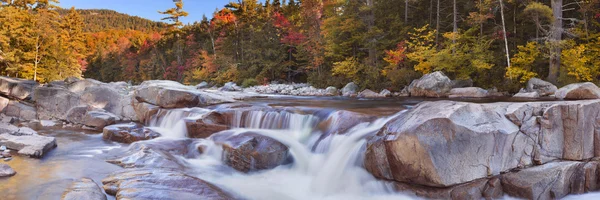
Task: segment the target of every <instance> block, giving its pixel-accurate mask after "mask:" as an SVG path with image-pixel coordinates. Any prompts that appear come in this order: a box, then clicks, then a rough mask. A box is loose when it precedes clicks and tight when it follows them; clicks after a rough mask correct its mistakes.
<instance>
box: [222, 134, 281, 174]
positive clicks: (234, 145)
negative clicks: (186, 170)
mask: <svg viewBox="0 0 600 200" xmlns="http://www.w3.org/2000/svg"><path fill="white" fill-rule="evenodd" d="M211 139H212V140H213V141H215V143H217V144H220V145H222V146H223V161H224V162H225V164H227V165H229V166H231V167H232V168H234V169H236V170H238V171H241V172H250V171H256V170H264V169H272V168H275V167H277V166H279V165H281V164H284V162H285V161H286V160H287V158H288V151H289V150H288V147H287V146H285V145H284V144H282V143H281V142H279V141H277V140H274V139H272V138H270V137H267V136H263V135H260V134H257V133H252V132H244V133H236V132H234V131H225V132H220V133H218V134H215V135H213V136H212V137H211Z"/></svg>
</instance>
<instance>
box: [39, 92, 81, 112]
mask: <svg viewBox="0 0 600 200" xmlns="http://www.w3.org/2000/svg"><path fill="white" fill-rule="evenodd" d="M34 101H35V103H36V104H35V105H36V108H37V114H38V119H40V120H52V119H59V120H65V119H66V117H67V116H66V115H67V112H68V111H69V110H70V109H71V108H73V107H77V106H79V105H81V102H80V96H79V95H78V94H75V93H73V92H71V91H69V90H67V89H65V88H56V87H37V88H36V89H35V92H34Z"/></svg>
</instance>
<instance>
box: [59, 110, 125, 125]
mask: <svg viewBox="0 0 600 200" xmlns="http://www.w3.org/2000/svg"><path fill="white" fill-rule="evenodd" d="M67 120H68V121H69V122H71V123H76V124H81V125H85V126H88V127H92V128H95V130H102V129H103V128H104V127H105V126H108V125H112V124H114V123H116V121H118V120H119V117H118V116H116V115H114V114H112V113H109V112H107V111H105V110H103V109H97V108H93V107H91V106H77V107H73V108H71V109H70V110H69V111H68V112H67Z"/></svg>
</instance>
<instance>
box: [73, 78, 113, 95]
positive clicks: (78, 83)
mask: <svg viewBox="0 0 600 200" xmlns="http://www.w3.org/2000/svg"><path fill="white" fill-rule="evenodd" d="M65 83H67V85H68V86H67V87H68V89H69V91H71V92H73V93H80V92H83V91H85V90H86V89H87V88H89V87H94V86H100V85H104V84H106V83H103V82H100V81H97V80H94V79H90V78H86V79H76V78H75V77H74V78H71V79H69V78H67V79H65Z"/></svg>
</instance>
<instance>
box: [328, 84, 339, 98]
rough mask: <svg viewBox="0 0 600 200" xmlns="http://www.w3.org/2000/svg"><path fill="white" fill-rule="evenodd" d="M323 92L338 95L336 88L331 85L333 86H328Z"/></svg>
mask: <svg viewBox="0 0 600 200" xmlns="http://www.w3.org/2000/svg"><path fill="white" fill-rule="evenodd" d="M325 93H326V94H327V95H329V96H337V95H339V93H338V89H337V88H335V87H333V86H329V87H327V88H326V89H325Z"/></svg>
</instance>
